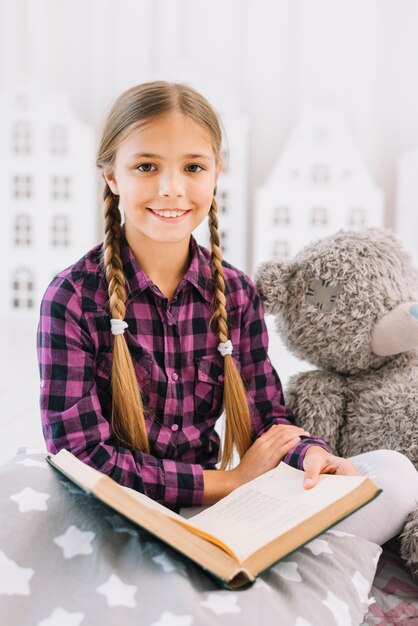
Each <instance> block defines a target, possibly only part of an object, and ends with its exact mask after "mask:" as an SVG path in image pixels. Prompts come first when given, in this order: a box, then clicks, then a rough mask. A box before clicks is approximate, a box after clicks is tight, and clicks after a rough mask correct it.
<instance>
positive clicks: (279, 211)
mask: <svg viewBox="0 0 418 626" xmlns="http://www.w3.org/2000/svg"><path fill="white" fill-rule="evenodd" d="M273 222H274V224H276V225H277V226H289V224H290V210H289V207H287V206H278V207H276V208H275V210H274V217H273Z"/></svg>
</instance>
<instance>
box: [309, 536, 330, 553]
mask: <svg viewBox="0 0 418 626" xmlns="http://www.w3.org/2000/svg"><path fill="white" fill-rule="evenodd" d="M305 548H308V550H310V551H311V552H312V554H313V555H315V556H318V554H323V553H325V554H334V553H333V551H332V550H331V547H330V545H329V543H328V541H324V540H323V539H314V540H313V541H310V542H309V543H307V544H306V546H305Z"/></svg>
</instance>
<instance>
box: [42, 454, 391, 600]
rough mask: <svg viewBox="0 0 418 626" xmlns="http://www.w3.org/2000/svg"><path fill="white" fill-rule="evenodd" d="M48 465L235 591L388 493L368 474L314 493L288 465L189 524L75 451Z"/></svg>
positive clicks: (332, 480)
mask: <svg viewBox="0 0 418 626" xmlns="http://www.w3.org/2000/svg"><path fill="white" fill-rule="evenodd" d="M47 461H48V462H49V463H50V464H51V465H53V466H54V467H55V468H57V469H58V470H59V471H60V472H62V473H63V474H64V475H65V476H67V477H68V478H70V479H71V480H72V481H73V482H74V483H76V484H77V485H78V486H79V487H81V488H82V489H84V491H86V492H88V493H91V494H93V495H94V496H95V497H96V498H98V499H99V500H101V501H102V502H104V503H105V504H107V505H108V506H109V507H111V508H112V509H114V510H115V511H118V512H119V513H120V514H121V515H123V516H125V517H126V518H128V519H129V520H131V521H132V522H135V524H138V526H140V527H141V528H143V529H145V530H147V531H148V532H150V533H151V534H152V535H154V536H155V537H157V538H158V539H160V540H161V541H163V542H165V543H167V544H168V545H170V546H171V547H173V548H174V549H175V550H177V551H179V552H180V553H182V554H183V555H185V556H186V557H188V558H189V559H191V560H192V561H194V562H195V563H196V564H197V565H199V566H200V567H202V568H203V569H204V570H206V572H207V573H208V574H210V575H211V576H212V577H213V578H214V579H215V580H216V581H217V582H218V584H221V585H222V586H224V587H226V588H227V589H237V588H239V587H243V586H245V585H249V584H252V583H253V582H254V580H255V578H256V576H257V575H258V574H260V573H261V572H262V571H264V570H265V569H267V568H269V567H270V566H271V565H273V564H274V563H276V562H277V561H279V560H280V559H282V558H284V557H285V556H287V555H288V554H290V553H291V552H293V551H294V550H296V549H297V548H299V547H300V546H302V545H304V544H305V543H307V542H308V541H310V540H311V539H313V538H314V537H316V536H317V535H319V534H320V533H322V532H323V531H324V530H326V529H327V528H329V527H330V526H333V525H334V524H335V523H336V522H338V521H340V520H341V519H343V518H344V517H346V516H347V515H349V514H350V513H352V512H353V511H355V510H357V509H358V508H360V507H361V506H363V505H364V504H366V503H367V502H369V501H370V500H372V499H373V498H375V497H376V496H377V495H378V494H379V493H380V491H381V490H380V489H379V488H378V487H377V486H376V485H375V484H374V483H373V482H372V481H371V480H370V479H369V478H367V477H364V476H336V475H321V476H320V478H319V482H318V484H317V485H316V486H315V487H313V488H312V489H310V490H305V489H304V488H303V475H304V472H303V471H301V470H297V469H294V468H292V467H290V466H289V465H286V464H285V463H280V464H279V465H278V466H277V467H276V468H275V469H273V470H270V471H269V472H266V473H265V474H263V475H262V476H259V477H258V478H255V479H254V480H251V481H250V482H248V483H246V484H245V485H241V487H238V488H237V489H235V490H234V491H233V492H232V493H230V494H229V495H228V496H226V497H225V498H222V499H221V500H219V501H218V502H217V503H216V504H213V505H212V506H209V507H206V508H205V509H204V510H202V511H201V512H199V513H198V514H196V515H192V516H191V517H188V518H185V517H182V516H181V515H178V514H177V513H175V512H174V511H172V510H171V509H168V508H167V507H165V506H163V505H161V504H159V503H158V502H155V501H154V500H152V499H151V498H148V497H147V496H145V495H144V494H141V493H138V492H137V491H134V490H133V489H129V488H127V487H122V486H121V485H119V484H118V483H117V482H115V481H114V480H113V479H112V478H110V477H109V476H106V475H104V474H102V473H101V472H99V471H97V470H95V469H93V468H91V467H89V466H88V465H87V464H85V463H83V462H82V461H80V460H79V459H77V458H76V457H75V456H74V455H73V454H71V453H70V452H68V451H67V450H60V452H58V454H55V455H48V456H47Z"/></svg>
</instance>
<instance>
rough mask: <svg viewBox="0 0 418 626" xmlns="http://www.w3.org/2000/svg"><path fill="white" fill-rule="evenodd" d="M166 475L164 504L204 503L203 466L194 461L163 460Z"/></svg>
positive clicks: (190, 504) (193, 504) (189, 504)
mask: <svg viewBox="0 0 418 626" xmlns="http://www.w3.org/2000/svg"><path fill="white" fill-rule="evenodd" d="M162 464H163V469H164V476H165V493H164V504H165V505H167V506H176V507H183V506H201V505H202V504H203V487H204V482H203V467H202V466H201V465H197V464H193V463H179V462H177V461H172V460H171V459H163V460H162Z"/></svg>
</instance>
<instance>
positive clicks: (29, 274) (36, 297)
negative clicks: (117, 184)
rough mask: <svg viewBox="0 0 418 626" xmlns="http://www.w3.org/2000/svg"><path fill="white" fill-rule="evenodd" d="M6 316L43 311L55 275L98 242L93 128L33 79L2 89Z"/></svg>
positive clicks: (1, 240) (0, 178) (0, 241)
mask: <svg viewBox="0 0 418 626" xmlns="http://www.w3.org/2000/svg"><path fill="white" fill-rule="evenodd" d="M0 120H1V121H0V158H1V163H2V167H1V170H0V186H1V189H2V197H1V200H0V202H1V204H2V207H1V215H2V228H1V229H0V249H1V250H2V262H1V264H0V292H1V294H2V297H3V303H2V307H1V308H0V316H1V317H9V316H11V315H13V316H16V315H23V316H28V315H30V316H31V315H38V311H39V304H40V300H41V297H42V295H43V293H44V291H45V289H46V287H47V285H48V284H49V282H50V280H51V279H52V277H53V276H54V274H55V273H57V272H58V271H60V270H62V269H64V268H65V267H67V266H68V265H70V264H72V263H74V262H75V261H76V260H77V259H78V258H79V257H81V256H82V255H83V254H84V253H85V252H86V251H87V250H88V249H89V248H90V247H92V246H93V245H95V244H96V243H97V242H98V233H97V230H98V219H97V210H96V204H97V191H96V176H95V166H94V147H95V146H94V141H95V139H94V131H93V129H92V128H91V127H89V126H87V125H85V124H83V123H81V122H80V121H79V120H78V119H77V118H76V116H75V115H74V114H73V112H72V111H71V108H70V106H69V103H68V101H67V99H66V97H65V96H64V95H63V94H61V93H52V92H47V91H46V90H45V89H42V90H41V89H40V88H39V86H36V85H35V84H33V83H31V81H30V79H29V78H27V77H22V78H20V79H17V80H16V81H15V82H14V83H13V84H9V85H8V86H4V87H3V89H2V91H1V92H0Z"/></svg>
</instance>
